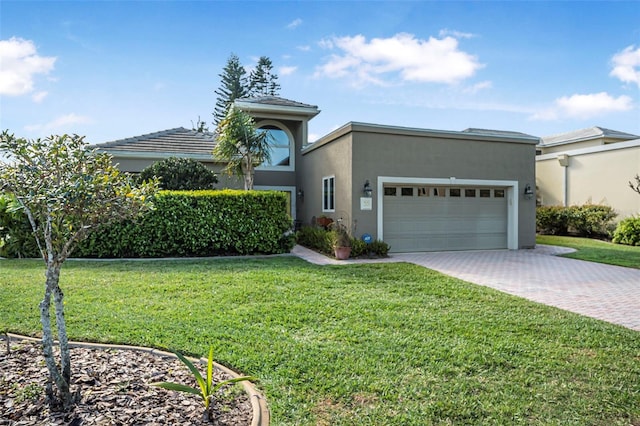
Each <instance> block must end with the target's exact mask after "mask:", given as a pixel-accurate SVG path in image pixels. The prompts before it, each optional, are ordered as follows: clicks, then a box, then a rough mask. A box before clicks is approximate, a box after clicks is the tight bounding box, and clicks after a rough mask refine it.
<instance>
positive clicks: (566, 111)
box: [530, 92, 633, 120]
mask: <svg viewBox="0 0 640 426" xmlns="http://www.w3.org/2000/svg"><path fill="white" fill-rule="evenodd" d="M632 108H633V100H632V99H631V98H630V97H629V96H625V95H622V96H618V97H617V98H614V97H613V96H611V95H609V94H608V93H606V92H600V93H592V94H588V95H572V96H563V97H561V98H558V99H556V100H555V102H554V105H553V106H552V107H550V108H547V109H544V110H541V111H538V112H537V113H535V114H533V115H532V116H531V117H530V118H531V119H532V120H558V119H562V118H578V119H588V118H593V117H597V116H600V115H603V114H607V113H610V112H624V111H629V110H631V109H632Z"/></svg>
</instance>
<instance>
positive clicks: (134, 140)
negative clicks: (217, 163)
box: [94, 127, 216, 156]
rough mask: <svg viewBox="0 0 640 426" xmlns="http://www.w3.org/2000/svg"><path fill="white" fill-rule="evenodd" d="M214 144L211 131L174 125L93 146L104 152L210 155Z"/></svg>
mask: <svg viewBox="0 0 640 426" xmlns="http://www.w3.org/2000/svg"><path fill="white" fill-rule="evenodd" d="M215 144H216V142H215V136H214V134H213V133H211V132H205V133H199V132H196V131H195V130H190V129H185V128H184V127H176V128H175V129H168V130H163V131H160V132H155V133H149V134H146V135H141V136H134V137H131V138H126V139H120V140H116V141H112V142H105V143H100V144H96V145H94V147H95V148H98V149H99V150H100V151H106V152H131V153H134V152H135V153H141V154H142V153H163V154H175V155H183V156H190V155H208V156H210V155H211V152H212V151H213V147H214V146H215Z"/></svg>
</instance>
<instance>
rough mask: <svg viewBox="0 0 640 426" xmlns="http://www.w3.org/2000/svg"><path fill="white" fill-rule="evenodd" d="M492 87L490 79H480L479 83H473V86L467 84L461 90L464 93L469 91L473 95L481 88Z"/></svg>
mask: <svg viewBox="0 0 640 426" xmlns="http://www.w3.org/2000/svg"><path fill="white" fill-rule="evenodd" d="M492 87H493V83H492V82H490V81H488V80H487V81H481V82H479V83H476V84H474V85H473V86H469V87H467V88H465V89H464V90H463V92H464V93H469V94H471V95H475V94H476V93H478V92H479V91H481V90H485V89H491V88H492Z"/></svg>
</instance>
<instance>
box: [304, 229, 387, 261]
mask: <svg viewBox="0 0 640 426" xmlns="http://www.w3.org/2000/svg"><path fill="white" fill-rule="evenodd" d="M296 238H297V240H298V244H300V245H301V246H304V247H307V248H310V249H312V250H317V251H319V252H321V253H324V254H326V255H329V256H333V255H334V253H333V247H332V246H331V240H332V237H331V231H329V230H326V229H324V228H322V227H317V226H303V227H302V228H301V229H300V230H299V231H298V232H297V233H296ZM388 253H389V245H388V244H387V243H385V242H384V241H381V240H375V241H372V242H371V243H369V244H367V243H365V242H364V241H362V240H359V239H357V238H353V237H352V238H351V255H350V256H349V257H352V258H355V257H360V256H370V255H374V256H378V257H387V254H388Z"/></svg>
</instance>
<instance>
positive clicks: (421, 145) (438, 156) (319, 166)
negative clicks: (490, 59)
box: [303, 125, 536, 248]
mask: <svg viewBox="0 0 640 426" xmlns="http://www.w3.org/2000/svg"><path fill="white" fill-rule="evenodd" d="M350 130H351V131H348V130H347V131H343V132H340V131H338V135H337V138H336V139H335V140H331V138H328V139H325V140H322V141H320V143H321V146H319V147H314V149H312V150H310V151H308V152H306V153H305V156H304V160H305V161H304V168H305V174H304V178H303V179H304V184H303V185H304V188H305V208H304V211H303V217H304V218H305V219H309V218H310V217H311V216H318V215H320V214H322V213H321V180H322V176H327V175H329V174H335V175H336V210H337V211H336V213H338V210H346V211H347V212H348V213H347V214H348V216H349V220H350V222H351V224H352V226H353V227H354V228H355V229H354V231H355V232H354V234H355V235H356V236H357V237H359V236H361V235H362V234H363V233H368V234H371V235H372V236H374V238H377V235H376V234H377V220H378V216H377V215H378V211H379V209H378V205H377V194H376V191H377V188H376V182H377V179H378V177H379V176H394V177H407V178H450V177H455V178H457V179H474V180H478V179H481V180H509V181H517V182H518V183H519V185H518V186H519V189H518V194H517V196H518V201H519V203H518V247H519V248H529V247H534V246H535V197H533V198H532V199H525V197H524V196H523V189H524V187H525V185H526V184H529V185H531V186H532V188H535V149H536V147H535V141H517V140H516V141H514V140H513V139H508V138H502V139H501V138H488V137H482V136H481V137H477V138H474V139H470V136H469V135H464V134H462V135H461V136H460V137H456V135H455V133H459V132H450V133H447V132H443V133H444V134H443V135H438V134H437V132H434V134H428V132H419V131H416V132H409V131H408V132H402V131H398V129H396V128H388V129H386V128H382V129H381V128H373V129H372V130H371V131H369V130H368V129H367V127H366V126H362V127H361V126H358V125H353V126H351V128H350ZM366 180H369V182H370V183H371V186H372V188H373V189H374V194H373V198H372V202H373V209H372V210H370V211H367V210H361V209H360V197H361V196H362V195H363V186H364V183H365V181H366ZM306 194H309V195H311V199H309V200H307V195H306ZM327 215H328V216H332V217H333V216H336V215H331V214H327ZM336 217H337V216H336Z"/></svg>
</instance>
